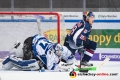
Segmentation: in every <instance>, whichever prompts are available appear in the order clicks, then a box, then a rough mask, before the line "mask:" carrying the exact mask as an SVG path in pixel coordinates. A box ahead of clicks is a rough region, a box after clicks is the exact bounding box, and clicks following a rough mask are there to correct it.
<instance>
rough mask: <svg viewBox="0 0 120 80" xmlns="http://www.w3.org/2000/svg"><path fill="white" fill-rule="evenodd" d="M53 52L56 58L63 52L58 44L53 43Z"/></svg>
mask: <svg viewBox="0 0 120 80" xmlns="http://www.w3.org/2000/svg"><path fill="white" fill-rule="evenodd" d="M53 51H54V53H55V54H56V55H57V56H58V57H61V55H62V51H63V47H62V45H61V44H59V43H55V44H54V45H53Z"/></svg>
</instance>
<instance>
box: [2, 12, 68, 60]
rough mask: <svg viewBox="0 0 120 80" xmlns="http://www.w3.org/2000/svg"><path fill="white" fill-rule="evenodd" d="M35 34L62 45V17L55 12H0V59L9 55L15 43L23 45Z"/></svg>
mask: <svg viewBox="0 0 120 80" xmlns="http://www.w3.org/2000/svg"><path fill="white" fill-rule="evenodd" d="M35 34H40V35H44V36H45V37H46V38H47V39H49V40H50V41H52V42H59V43H61V44H63V42H64V38H65V35H66V28H65V22H64V17H63V16H62V15H60V14H58V13H55V12H12V13H11V12H0V58H2V57H4V56H5V55H8V54H9V53H8V51H9V50H10V49H11V47H12V46H13V45H14V43H15V42H16V41H20V42H21V43H23V42H24V40H25V39H26V38H27V37H30V36H33V35H35Z"/></svg>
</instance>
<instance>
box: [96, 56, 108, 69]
mask: <svg viewBox="0 0 120 80" xmlns="http://www.w3.org/2000/svg"><path fill="white" fill-rule="evenodd" d="M109 60H110V58H105V59H104V61H103V62H102V63H101V64H100V65H99V66H98V68H97V69H100V68H101V67H103V65H105V64H106V63H107V62H108V61H109Z"/></svg>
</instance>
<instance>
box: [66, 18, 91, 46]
mask: <svg viewBox="0 0 120 80" xmlns="http://www.w3.org/2000/svg"><path fill="white" fill-rule="evenodd" d="M91 29H92V26H91V25H90V24H89V23H88V22H87V21H84V20H81V21H80V22H78V23H77V24H76V25H75V26H74V27H73V28H72V30H71V32H70V34H69V35H68V38H69V39H68V40H70V41H71V42H73V43H75V45H76V46H78V47H79V46H80V45H81V42H82V40H86V39H87V38H88V37H89V35H90V33H91Z"/></svg>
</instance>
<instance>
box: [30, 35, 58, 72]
mask: <svg viewBox="0 0 120 80" xmlns="http://www.w3.org/2000/svg"><path fill="white" fill-rule="evenodd" d="M52 46H53V43H52V42H50V41H49V40H47V39H46V38H45V37H44V36H39V35H35V36H34V37H33V41H32V48H33V52H34V57H36V58H38V59H40V61H42V62H43V63H44V64H45V65H46V67H47V69H49V70H54V69H55V67H56V65H57V63H58V62H59V57H58V56H57V55H55V53H54V52H51V48H52Z"/></svg>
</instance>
